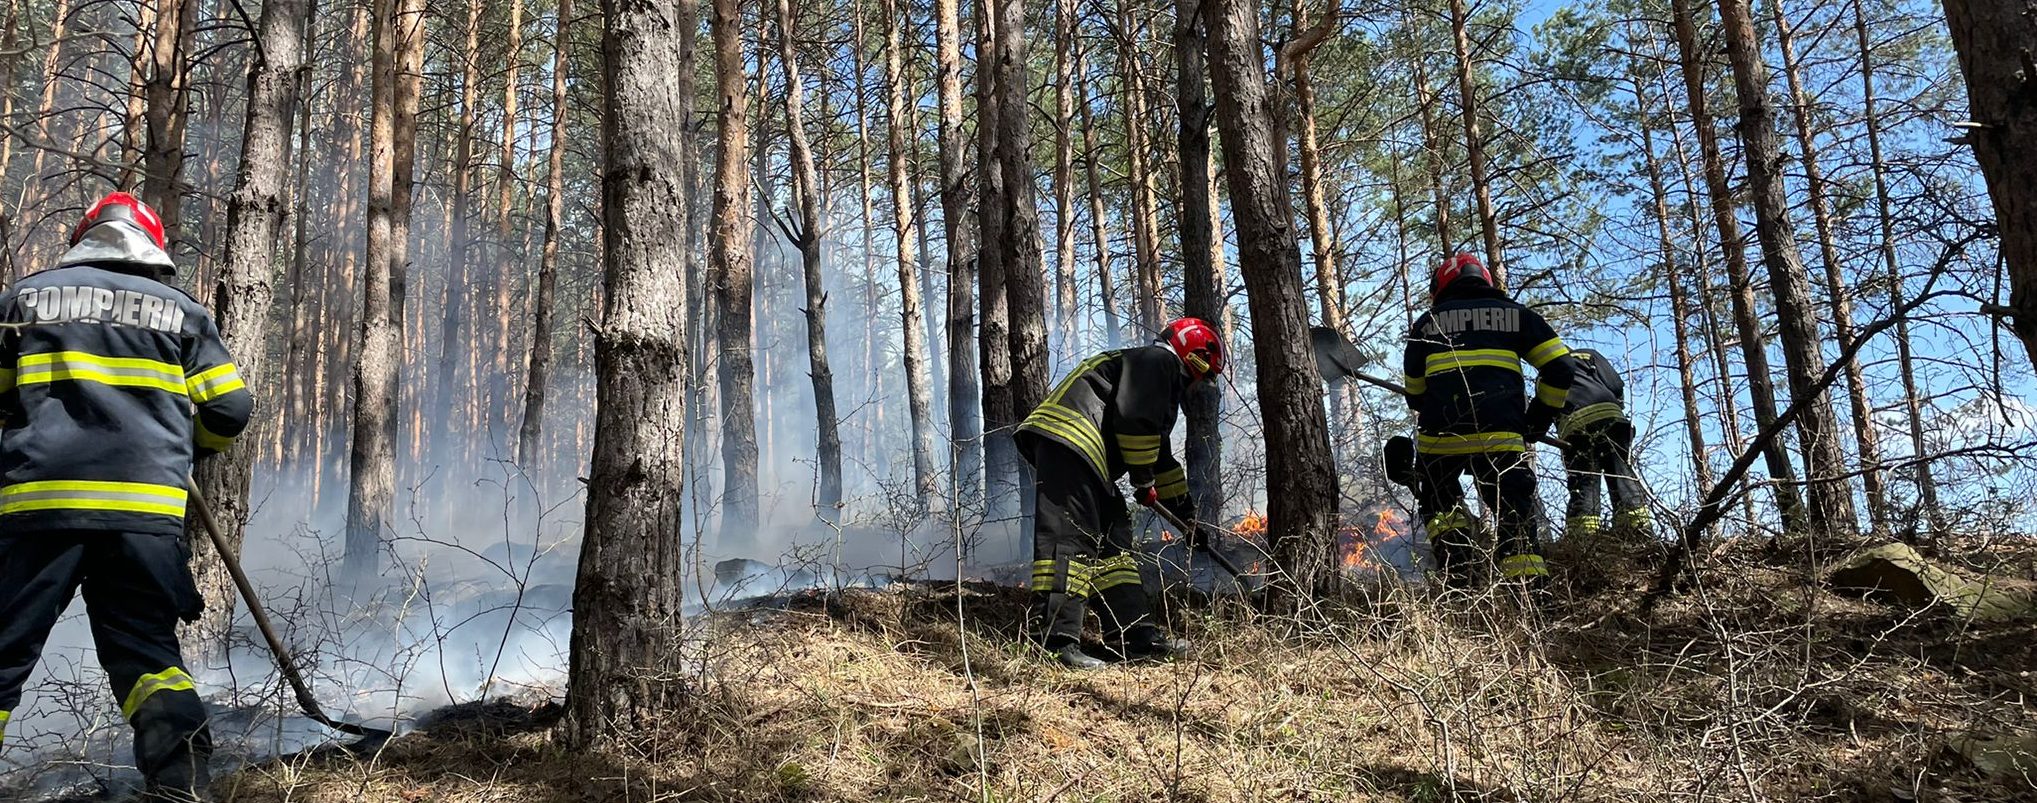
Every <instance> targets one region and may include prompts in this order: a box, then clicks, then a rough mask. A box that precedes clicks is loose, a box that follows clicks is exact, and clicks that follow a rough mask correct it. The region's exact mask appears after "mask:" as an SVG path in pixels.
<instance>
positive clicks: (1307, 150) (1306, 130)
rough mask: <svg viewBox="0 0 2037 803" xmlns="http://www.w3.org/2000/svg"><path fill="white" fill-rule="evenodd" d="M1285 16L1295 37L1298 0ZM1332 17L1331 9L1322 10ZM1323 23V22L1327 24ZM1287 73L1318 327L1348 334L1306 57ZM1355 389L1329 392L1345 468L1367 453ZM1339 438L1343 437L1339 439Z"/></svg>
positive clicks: (1298, 57) (1333, 438)
mask: <svg viewBox="0 0 2037 803" xmlns="http://www.w3.org/2000/svg"><path fill="white" fill-rule="evenodd" d="M1288 7H1289V11H1290V13H1289V16H1290V17H1292V18H1293V20H1292V22H1293V25H1294V26H1295V28H1296V29H1297V31H1298V33H1297V36H1300V35H1302V34H1300V33H1299V29H1301V28H1302V25H1303V22H1304V20H1305V16H1304V11H1303V8H1302V3H1301V0H1290V3H1289V6H1288ZM1325 13H1328V14H1332V15H1334V14H1335V13H1336V7H1335V5H1334V4H1332V6H1331V8H1330V9H1329V10H1328V11H1327V12H1325ZM1326 22H1327V20H1326ZM1290 69H1291V70H1292V72H1293V78H1294V111H1295V120H1294V128H1295V140H1296V143H1297V145H1298V146H1299V147H1298V150H1299V151H1300V153H1299V155H1300V157H1301V160H1300V166H1301V192H1302V202H1303V205H1304V206H1305V207H1306V209H1307V210H1308V224H1309V246H1310V256H1311V262H1312V263H1313V265H1314V267H1315V279H1316V303H1317V304H1318V305H1319V306H1321V308H1322V319H1321V320H1322V324H1323V325H1324V326H1327V327H1329V328H1331V329H1334V330H1337V331H1338V332H1342V333H1344V334H1345V335H1349V334H1350V333H1349V332H1348V331H1345V326H1344V275H1343V273H1342V271H1341V270H1340V268H1339V265H1338V263H1337V232H1336V228H1335V224H1334V223H1333V222H1332V221H1331V218H1330V210H1329V203H1328V201H1327V200H1325V198H1324V195H1325V191H1324V189H1323V159H1322V147H1321V145H1320V144H1319V143H1318V142H1317V137H1316V90H1315V83H1314V81H1313V80H1312V79H1311V76H1310V74H1309V54H1308V51H1307V50H1300V51H1298V52H1297V53H1295V54H1294V56H1293V60H1292V63H1291V64H1290ZM1357 400H1358V399H1357V387H1356V386H1355V384H1354V383H1352V382H1340V383H1337V386H1336V387H1335V388H1333V389H1332V391H1331V393H1330V442H1331V443H1334V444H1336V447H1337V448H1336V449H1335V450H1334V453H1335V454H1344V455H1350V456H1351V458H1352V459H1348V460H1347V461H1345V462H1346V465H1345V468H1347V469H1349V468H1352V467H1354V466H1355V465H1356V464H1357V463H1358V462H1359V461H1360V460H1363V459H1366V458H1365V457H1364V456H1369V455H1370V454H1371V453H1372V450H1371V447H1369V446H1367V445H1366V444H1365V443H1364V441H1363V438H1364V432H1365V422H1364V421H1363V420H1362V416H1363V415H1364V410H1363V408H1361V407H1359V406H1358V404H1357ZM1340 434H1341V435H1342V436H1343V437H1340Z"/></svg>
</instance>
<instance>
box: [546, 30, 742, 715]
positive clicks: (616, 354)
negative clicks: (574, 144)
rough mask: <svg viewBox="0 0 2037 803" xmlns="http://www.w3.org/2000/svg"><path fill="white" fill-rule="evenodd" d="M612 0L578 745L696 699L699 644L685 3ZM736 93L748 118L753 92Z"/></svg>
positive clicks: (576, 666)
mask: <svg viewBox="0 0 2037 803" xmlns="http://www.w3.org/2000/svg"><path fill="white" fill-rule="evenodd" d="M734 6H735V0H716V3H715V12H716V13H715V22H716V26H715V35H716V38H717V41H716V44H717V45H721V44H724V43H727V44H734V39H735V31H734V26H733V23H734V21H735V20H734V17H735V15H734V11H735V8H734ZM602 7H603V12H604V17H605V31H604V36H603V42H602V51H603V53H604V54H605V55H606V57H607V58H606V62H607V63H606V66H605V70H606V72H607V78H608V91H607V93H606V99H605V103H604V104H603V110H602V111H603V114H602V127H603V128H604V129H605V130H604V131H603V137H602V141H603V143H604V144H605V151H606V157H607V160H606V161H607V164H606V166H605V168H604V172H603V174H602V191H603V195H604V198H603V202H602V228H603V230H604V232H605V238H606V241H605V243H604V246H605V247H604V248H603V250H602V285H603V289H604V295H605V298H604V301H603V306H602V322H601V326H600V327H598V328H597V329H596V331H595V338H594V359H595V375H596V377H598V378H597V380H596V393H597V396H596V403H595V409H596V416H597V417H596V421H595V428H594V454H593V458H592V465H591V476H590V478H589V480H588V483H587V527H586V537H585V540H584V541H583V542H582V544H581V547H580V569H579V576H578V579H577V581H576V582H575V584H574V587H573V637H572V646H571V655H572V658H571V661H572V668H571V672H570V674H569V675H568V678H569V680H568V685H567V689H566V721H565V735H566V741H567V742H568V743H569V744H571V745H573V746H575V747H576V748H578V747H586V746H589V745H593V744H597V743H600V742H602V741H605V740H607V739H610V738H613V737H615V736H618V735H621V734H626V733H631V732H642V731H643V730H645V729H647V728H650V727H653V726H654V723H655V722H656V721H657V720H658V718H660V717H667V716H671V715H672V713H673V711H674V710H675V709H676V708H677V707H678V706H681V705H682V704H683V703H682V701H681V700H680V689H679V684H678V683H677V682H675V681H673V680H672V679H671V675H672V674H673V673H674V672H675V671H676V670H677V669H678V665H679V664H680V663H681V661H682V656H683V655H685V651H683V650H682V649H680V647H679V639H680V633H679V628H680V627H681V623H682V622H683V621H684V615H683V611H682V606H681V601H682V600H681V595H680V592H681V590H682V589H681V583H680V578H681V577H682V576H683V575H684V571H685V561H684V559H683V557H682V550H681V541H680V538H679V533H680V525H681V518H680V499H681V498H682V494H683V493H684V491H685V472H686V469H685V460H684V453H685V449H684V441H685V437H686V414H685V411H686V404H685V395H686V373H687V360H686V349H685V347H684V345H683V343H682V342H681V341H680V339H679V338H678V337H677V335H678V333H679V332H680V331H681V329H680V321H682V320H684V319H685V317H686V281H687V277H686V274H685V272H684V271H683V270H682V268H683V267H684V260H683V259H682V258H681V256H680V251H679V249H676V248H674V247H673V245H674V244H675V243H683V242H685V240H686V222H685V218H683V217H680V216H675V215H672V214H670V211H671V210H672V209H673V208H674V207H676V206H678V205H680V204H682V203H685V200H686V197H685V193H686V190H685V182H684V180H683V177H682V176H681V173H680V168H679V166H680V164H681V160H682V159H684V158H685V155H686V154H685V147H684V145H683V143H682V140H683V137H682V134H681V131H682V130H683V127H684V121H683V120H682V119H681V118H680V115H679V99H678V93H677V91H676V88H677V83H678V81H677V80H676V78H675V77H674V76H673V71H672V70H671V69H670V66H671V65H673V64H677V63H679V32H678V30H677V28H676V26H674V25H673V24H672V23H673V20H672V18H671V14H672V12H673V8H672V4H671V3H651V2H640V1H633V0H604V1H603V3H602ZM720 55H721V56H723V57H725V58H726V59H727V61H725V62H724V63H723V64H722V65H721V66H724V67H727V66H735V67H737V69H736V70H733V71H723V73H722V74H723V76H724V80H723V82H722V86H721V89H722V103H723V106H724V108H725V109H726V108H727V107H728V105H729V104H730V103H731V101H730V98H731V97H735V98H740V97H742V84H743V81H742V77H741V70H740V63H739V61H737V59H738V58H739V55H740V51H738V50H737V49H735V48H733V47H731V48H726V49H722V50H721V52H720ZM731 72H732V73H733V78H734V80H733V81H732V82H731V81H729V80H727V78H728V77H729V76H730V73H731ZM731 83H732V84H733V89H731ZM734 102H735V103H736V104H737V109H738V114H737V122H738V125H740V122H741V115H740V104H741V101H740V100H737V101H734ZM741 141H742V140H741V138H738V139H737V142H738V143H740V142H741ZM724 145H725V146H726V143H724ZM741 149H742V148H741V146H740V145H737V146H736V147H734V148H732V150H738V151H740V150H741ZM738 164H740V163H738ZM724 166H726V165H724ZM718 208H719V207H718ZM735 208H737V209H741V208H742V207H741V206H737V207H735ZM724 211H725V209H724ZM738 248H740V244H739V245H738ZM724 258H726V256H725V257H724Z"/></svg>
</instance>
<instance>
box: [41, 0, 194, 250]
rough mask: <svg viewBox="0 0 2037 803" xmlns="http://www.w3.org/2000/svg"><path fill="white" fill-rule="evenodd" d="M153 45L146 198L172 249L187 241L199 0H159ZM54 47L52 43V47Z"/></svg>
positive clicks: (144, 193) (145, 180)
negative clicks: (187, 150)
mask: <svg viewBox="0 0 2037 803" xmlns="http://www.w3.org/2000/svg"><path fill="white" fill-rule="evenodd" d="M155 2H156V3H157V7H156V30H155V44H154V47H153V49H152V50H151V51H150V54H151V55H150V59H151V63H150V65H149V79H148V84H147V92H146V94H147V95H148V129H149V132H148V133H149V136H148V150H147V151H146V152H145V153H143V155H142V163H143V171H144V173H145V174H146V175H145V178H144V179H143V181H142V200H143V201H146V202H147V203H148V205H149V206H151V207H154V208H155V210H156V214H158V215H160V216H162V218H163V232H164V233H165V234H167V235H169V238H170V245H171V248H172V249H173V251H174V249H175V248H176V246H177V244H178V243H180V242H182V241H183V239H184V235H183V232H182V231H181V229H182V228H183V221H184V212H183V209H184V197H183V196H184V192H183V186H182V182H183V173H184V131H185V127H186V125H187V122H186V118H187V117H188V111H189V109H190V101H191V96H190V92H189V91H188V90H189V88H190V79H191V74H190V64H189V62H190V58H191V38H192V36H193V35H194V33H195V32H196V30H197V17H198V0H155ZM52 47H54V46H52Z"/></svg>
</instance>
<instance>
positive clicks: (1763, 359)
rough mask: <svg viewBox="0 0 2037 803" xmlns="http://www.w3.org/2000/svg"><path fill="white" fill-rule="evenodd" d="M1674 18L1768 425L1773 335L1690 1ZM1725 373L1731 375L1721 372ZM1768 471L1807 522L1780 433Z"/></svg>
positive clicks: (1794, 513) (1738, 322)
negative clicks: (1760, 303) (1758, 298)
mask: <svg viewBox="0 0 2037 803" xmlns="http://www.w3.org/2000/svg"><path fill="white" fill-rule="evenodd" d="M1670 7H1671V11H1672V13H1673V15H1674V17H1675V31H1676V48H1677V53H1678V60H1679V64H1680V66H1681V68H1682V73H1683V85H1684V97H1685V100H1686V101H1687V102H1688V104H1689V107H1690V119H1691V120H1692V121H1693V127H1694V128H1696V129H1697V135H1698V155H1699V158H1700V160H1701V161H1702V162H1703V163H1704V176H1705V188H1706V194H1707V195H1708V196H1709V197H1710V199H1711V205H1712V222H1713V224H1714V225H1715V226H1716V227H1717V228H1718V231H1719V250H1721V251H1722V252H1724V254H1725V262H1726V279H1727V281H1728V282H1729V283H1731V285H1732V301H1733V323H1734V327H1735V329H1737V331H1738V334H1739V336H1740V352H1741V355H1742V356H1743V358H1744V359H1745V360H1746V364H1747V387H1748V391H1749V395H1750V396H1752V397H1753V402H1754V424H1755V426H1757V427H1762V428H1766V427H1767V426H1768V425H1769V424H1770V423H1772V422H1774V421H1775V419H1776V416H1777V415H1778V412H1777V410H1776V404H1775V381H1774V378H1773V377H1774V374H1773V372H1771V371H1770V370H1769V367H1768V336H1767V335H1766V334H1765V333H1764V332H1763V331H1762V328H1761V319H1760V318H1759V317H1758V316H1757V314H1756V313H1755V308H1754V282H1753V279H1752V277H1751V276H1750V275H1749V273H1748V269H1747V254H1746V250H1745V247H1744V241H1743V240H1742V234H1741V230H1740V218H1739V216H1738V212H1737V209H1736V206H1737V204H1736V203H1735V200H1734V195H1733V189H1732V186H1731V185H1730V184H1728V183H1727V179H1726V159H1725V156H1724V155H1723V154H1721V153H1720V152H1719V132H1718V130H1717V129H1715V128H1714V127H1713V125H1712V122H1711V121H1712V117H1711V113H1710V112H1709V111H1708V110H1707V108H1706V107H1707V106H1708V105H1709V102H1708V101H1707V99H1706V96H1705V92H1706V87H1707V82H1706V77H1705V65H1706V60H1705V59H1704V57H1703V54H1702V53H1701V52H1700V51H1699V50H1698V38H1697V20H1696V19H1695V18H1694V17H1693V16H1692V11H1691V0H1671V2H1670ZM1721 376H1722V377H1723V376H1726V374H1721ZM1762 456H1763V457H1764V458H1765V459H1766V461H1767V466H1768V476H1769V479H1770V480H1771V481H1772V482H1773V487H1774V489H1775V504H1776V507H1777V508H1778V509H1780V511H1781V512H1782V521H1783V528H1784V529H1787V530H1798V529H1801V528H1803V527H1804V526H1805V524H1806V522H1805V521H1804V509H1803V496H1802V494H1800V493H1799V492H1798V491H1797V488H1796V468H1795V467H1794V466H1791V465H1790V462H1789V453H1788V449H1787V446H1786V445H1785V444H1783V443H1782V439H1781V438H1776V439H1775V440H1773V441H1771V442H1769V443H1768V444H1766V445H1765V446H1764V448H1763V449H1762Z"/></svg>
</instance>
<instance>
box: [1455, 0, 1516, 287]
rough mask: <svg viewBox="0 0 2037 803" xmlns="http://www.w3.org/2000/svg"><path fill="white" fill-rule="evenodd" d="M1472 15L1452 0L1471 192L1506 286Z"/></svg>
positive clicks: (1495, 269)
mask: <svg viewBox="0 0 2037 803" xmlns="http://www.w3.org/2000/svg"><path fill="white" fill-rule="evenodd" d="M1470 28H1471V15H1470V12H1468V11H1466V10H1465V2H1464V0H1450V33H1451V35H1452V36H1453V37H1454V39H1453V40H1452V41H1453V43H1454V45H1455V46H1456V48H1457V97H1458V101H1459V103H1458V106H1459V108H1460V109H1461V110H1462V111H1463V112H1464V152H1465V155H1466V157H1467V158H1468V159H1469V161H1470V163H1471V191H1472V194H1473V195H1475V196H1477V198H1478V225H1479V231H1480V234H1482V235H1484V237H1485V264H1486V265H1487V266H1488V267H1490V268H1491V269H1492V276H1493V279H1494V280H1496V281H1498V282H1499V283H1500V286H1502V287H1504V286H1506V280H1507V274H1506V270H1507V266H1506V263H1504V262H1502V261H1501V259H1500V257H1501V253H1500V243H1499V216H1498V215H1497V214H1496V213H1494V212H1493V207H1492V179H1491V177H1490V176H1489V175H1488V172H1487V170H1486V166H1485V134H1484V132H1483V131H1482V130H1481V128H1482V127H1481V125H1480V124H1479V121H1478V107H1479V101H1478V76H1477V71H1478V65H1477V64H1476V63H1475V62H1474V61H1473V60H1472V59H1473V54H1472V52H1471V32H1470Z"/></svg>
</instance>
